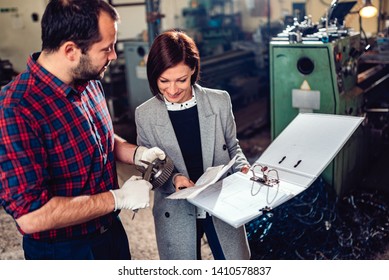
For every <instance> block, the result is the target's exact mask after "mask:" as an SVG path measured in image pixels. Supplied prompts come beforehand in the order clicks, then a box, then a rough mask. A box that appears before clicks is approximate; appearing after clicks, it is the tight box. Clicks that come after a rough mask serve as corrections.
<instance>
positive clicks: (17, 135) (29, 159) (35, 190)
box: [0, 53, 118, 239]
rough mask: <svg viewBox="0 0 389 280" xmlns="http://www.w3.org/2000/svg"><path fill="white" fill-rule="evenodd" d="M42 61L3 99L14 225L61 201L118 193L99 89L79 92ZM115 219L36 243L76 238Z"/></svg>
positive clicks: (2, 151) (2, 152)
mask: <svg viewBox="0 0 389 280" xmlns="http://www.w3.org/2000/svg"><path fill="white" fill-rule="evenodd" d="M38 56H39V53H36V54H33V55H32V56H31V57H30V58H29V59H28V62H27V70H26V71H25V72H23V73H21V74H20V75H18V76H17V77H16V78H15V79H14V80H13V81H12V82H11V83H9V84H8V85H6V86H5V87H4V88H3V89H2V90H1V93H0V203H1V205H2V206H3V207H4V209H5V210H6V212H7V213H9V214H10V215H12V216H13V217H14V218H15V219H17V218H19V217H20V216H22V215H24V214H26V213H29V212H31V211H34V210H36V209H38V208H40V207H42V206H43V205H44V204H45V203H46V202H47V201H48V200H50V199H51V198H52V197H54V196H64V197H74V196H79V195H93V194H98V193H101V192H105V191H107V190H110V189H116V188H118V183H117V175H116V168H115V159H114V154H113V145H114V134H113V127H112V121H111V117H110V115H109V112H108V109H107V106H106V102H105V98H104V93H103V90H102V87H101V84H100V82H99V81H90V82H88V83H85V84H83V85H79V86H77V87H76V88H72V87H70V86H69V85H67V84H65V83H63V82H62V81H60V80H59V79H58V78H56V77H55V76H53V75H52V74H51V73H49V72H48V71H47V70H46V69H44V68H43V67H41V66H40V65H39V64H38V63H37V62H36V59H37V58H38ZM116 216H117V213H111V214H108V215H106V216H103V217H100V218H97V219H94V220H91V221H89V222H87V223H83V224H80V225H76V226H70V227H66V228H62V229H57V230H49V231H45V232H39V233H34V234H32V235H31V237H32V238H34V239H56V238H71V237H77V236H80V235H85V234H88V233H91V232H94V231H96V230H97V229H99V228H100V227H102V226H107V225H109V224H111V223H112V220H113V219H114V218H115V217H116ZM19 230H20V229H19ZM22 233H23V232H22Z"/></svg>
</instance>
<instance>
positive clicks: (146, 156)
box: [134, 146, 166, 168]
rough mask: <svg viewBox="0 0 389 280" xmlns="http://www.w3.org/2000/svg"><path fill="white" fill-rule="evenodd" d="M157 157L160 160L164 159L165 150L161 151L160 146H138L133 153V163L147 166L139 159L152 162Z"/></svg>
mask: <svg viewBox="0 0 389 280" xmlns="http://www.w3.org/2000/svg"><path fill="white" fill-rule="evenodd" d="M157 158H159V159H160V160H164V159H165V158H166V155H165V152H164V151H162V150H161V149H160V148H157V147H154V148H150V149H148V148H146V147H144V146H138V148H136V151H135V154H134V164H135V165H140V166H143V167H146V168H147V164H145V163H143V162H141V160H143V161H147V162H153V161H154V160H156V159H157Z"/></svg>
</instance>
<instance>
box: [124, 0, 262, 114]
mask: <svg viewBox="0 0 389 280" xmlns="http://www.w3.org/2000/svg"><path fill="white" fill-rule="evenodd" d="M195 2H196V3H195ZM189 4H190V5H189V6H190V7H189V8H185V9H184V10H183V12H182V13H183V17H184V19H185V26H184V27H183V28H181V29H183V30H184V31H185V32H186V33H187V34H188V35H189V36H191V37H192V38H194V40H195V41H196V44H197V45H198V47H199V51H200V55H201V73H200V81H199V84H201V85H202V86H205V87H212V88H219V89H224V90H227V91H228V92H229V93H230V95H231V99H232V102H233V106H234V107H233V108H234V110H238V109H239V108H240V107H242V106H243V105H247V104H248V103H250V102H251V101H252V100H253V99H255V98H258V96H259V84H260V81H261V79H260V74H259V73H260V71H259V70H258V63H257V60H258V59H257V54H256V52H255V45H254V44H252V45H248V44H245V43H244V42H242V41H240V39H241V38H242V36H243V32H242V31H241V27H240V21H239V14H235V13H233V1H215V0H212V1H205V0H203V1H190V3H189ZM227 5H228V7H229V9H228V10H229V12H230V14H225V13H224V12H225V7H224V6H227ZM212 9H217V10H218V12H217V13H212V15H210V10H212ZM155 34H158V33H155ZM150 43H151V41H150V42H144V41H140V40H127V41H123V54H124V58H125V66H126V84H127V89H128V103H129V107H130V111H131V115H132V116H133V114H134V111H135V108H136V107H137V106H139V105H140V104H141V103H143V102H144V101H146V100H147V99H149V98H150V97H151V96H152V95H151V92H150V89H149V85H148V82H147V74H146V57H147V54H148V52H149V46H150Z"/></svg>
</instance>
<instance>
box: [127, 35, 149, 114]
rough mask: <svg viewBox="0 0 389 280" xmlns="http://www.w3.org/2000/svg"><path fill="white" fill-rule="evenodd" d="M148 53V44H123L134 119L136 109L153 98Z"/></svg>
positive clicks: (129, 98) (137, 42) (134, 42)
mask: <svg viewBox="0 0 389 280" xmlns="http://www.w3.org/2000/svg"><path fill="white" fill-rule="evenodd" d="M148 53H149V43H148V42H141V41H125V42H123V54H124V59H125V65H126V84H127V91H128V104H129V107H130V108H129V109H130V118H133V117H134V114H135V109H136V107H138V106H139V105H140V104H142V103H143V102H145V101H146V100H147V99H149V98H151V97H152V94H151V91H150V88H149V83H148V81H147V72H146V56H147V54H148Z"/></svg>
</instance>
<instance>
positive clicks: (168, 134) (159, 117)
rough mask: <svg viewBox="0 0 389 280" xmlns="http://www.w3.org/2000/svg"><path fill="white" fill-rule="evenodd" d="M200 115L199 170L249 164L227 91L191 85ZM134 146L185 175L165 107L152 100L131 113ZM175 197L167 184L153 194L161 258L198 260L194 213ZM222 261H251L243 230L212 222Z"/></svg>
mask: <svg viewBox="0 0 389 280" xmlns="http://www.w3.org/2000/svg"><path fill="white" fill-rule="evenodd" d="M194 90H195V93H196V100H197V106H198V113H199V122H200V134H201V148H202V156H203V166H204V171H205V170H206V169H207V168H208V167H211V166H218V165H222V164H223V165H224V164H227V163H228V162H229V161H230V159H231V158H232V157H234V156H235V155H238V156H237V160H236V163H235V165H234V166H233V168H232V169H233V170H231V172H237V171H239V170H240V168H241V167H243V166H244V165H245V164H248V162H247V159H246V157H245V156H244V154H243V152H242V149H241V148H240V146H239V142H238V139H237V138H236V125H235V120H234V116H233V113H232V106H231V99H230V96H229V95H228V93H227V92H226V91H221V90H214V89H208V88H204V87H201V86H199V85H194ZM135 122H136V128H137V135H138V136H137V143H138V145H142V146H146V147H159V148H161V149H162V150H163V151H165V153H166V154H167V155H168V156H169V157H170V158H171V159H172V160H173V161H174V165H175V169H176V170H175V171H176V172H179V173H182V174H184V175H186V176H188V172H187V170H186V166H185V163H184V159H183V156H182V154H181V150H180V147H179V145H178V141H177V138H176V136H175V133H174V129H173V126H172V124H171V122H170V118H169V115H168V111H167V109H166V106H165V103H164V102H163V101H161V100H159V99H157V98H156V97H153V98H151V99H149V100H148V101H146V102H145V103H143V104H142V105H140V106H139V107H137V108H136V110H135ZM173 192H175V188H174V186H173V184H172V181H171V179H170V180H169V181H168V182H167V183H166V184H164V185H163V186H162V187H160V188H158V189H156V190H155V193H154V208H153V215H154V223H155V230H156V237H157V244H158V250H159V256H160V259H186V260H189V259H197V257H196V208H195V206H193V205H192V204H190V203H189V202H187V201H186V200H170V199H166V197H167V196H169V195H170V194H172V193H173ZM213 222H214V225H215V229H216V233H217V235H218V238H219V241H220V244H221V247H222V249H223V252H224V255H225V257H226V259H231V260H239V259H241V260H246V259H250V249H249V246H248V241H247V237H246V231H245V228H244V226H242V227H240V228H238V229H235V228H234V227H232V226H230V225H228V224H226V223H225V222H223V221H221V220H220V219H217V218H216V217H213Z"/></svg>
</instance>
